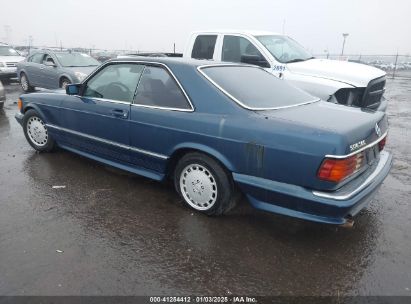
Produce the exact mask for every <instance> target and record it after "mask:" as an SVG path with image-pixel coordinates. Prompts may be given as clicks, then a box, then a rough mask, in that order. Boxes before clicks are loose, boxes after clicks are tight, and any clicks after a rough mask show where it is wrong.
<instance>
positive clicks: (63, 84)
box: [60, 77, 71, 89]
mask: <svg viewBox="0 0 411 304" xmlns="http://www.w3.org/2000/svg"><path fill="white" fill-rule="evenodd" d="M69 84H71V81H70V80H68V79H67V78H65V77H63V78H61V80H60V88H62V89H65V88H66V87H67V86H68V85H69Z"/></svg>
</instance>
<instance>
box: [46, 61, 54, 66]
mask: <svg viewBox="0 0 411 304" xmlns="http://www.w3.org/2000/svg"><path fill="white" fill-rule="evenodd" d="M44 65H45V66H49V67H55V66H56V64H55V63H54V62H53V61H45V62H44Z"/></svg>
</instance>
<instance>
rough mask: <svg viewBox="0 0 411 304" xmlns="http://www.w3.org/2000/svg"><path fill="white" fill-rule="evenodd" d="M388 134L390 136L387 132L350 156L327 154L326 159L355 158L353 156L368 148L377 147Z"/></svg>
mask: <svg viewBox="0 0 411 304" xmlns="http://www.w3.org/2000/svg"><path fill="white" fill-rule="evenodd" d="M387 134H388V131H385V133H384V134H383V135H381V136H380V138H378V139H377V140H375V141H373V142H372V143H369V144H368V145H366V146H364V147H362V148H361V149H358V150H355V151H354V152H351V153H350V154H346V155H332V154H327V155H326V156H325V157H328V158H347V157H350V156H353V155H355V154H357V153H359V152H362V151H364V150H367V149H368V148H371V147H372V146H374V145H376V144H377V143H379V142H380V141H381V140H383V139H384V138H385V137H386V136H387Z"/></svg>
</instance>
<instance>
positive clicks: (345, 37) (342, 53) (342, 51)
mask: <svg viewBox="0 0 411 304" xmlns="http://www.w3.org/2000/svg"><path fill="white" fill-rule="evenodd" d="M342 35H343V38H344V40H343V45H342V50H341V57H342V56H343V55H344V47H345V39H347V37H348V35H349V34H348V33H343V34H342Z"/></svg>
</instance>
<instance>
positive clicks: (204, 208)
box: [174, 152, 237, 215]
mask: <svg viewBox="0 0 411 304" xmlns="http://www.w3.org/2000/svg"><path fill="white" fill-rule="evenodd" d="M174 185H175V188H176V190H177V192H178V193H179V194H180V195H181V197H182V199H183V202H184V203H185V205H187V206H188V207H190V208H192V209H194V210H196V211H200V212H202V213H205V214H207V215H221V214H223V213H225V212H227V211H229V210H230V209H232V208H233V207H234V205H235V202H236V197H237V195H236V193H235V189H234V183H233V181H232V178H231V176H230V174H229V173H228V172H227V171H226V170H225V169H224V168H223V167H222V165H220V164H219V163H218V162H217V161H216V160H214V159H213V158H211V157H209V156H207V155H205V154H202V153H197V152H195V153H189V154H186V155H185V156H183V158H181V160H180V161H179V162H178V164H177V166H176V169H175V171H174Z"/></svg>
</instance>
